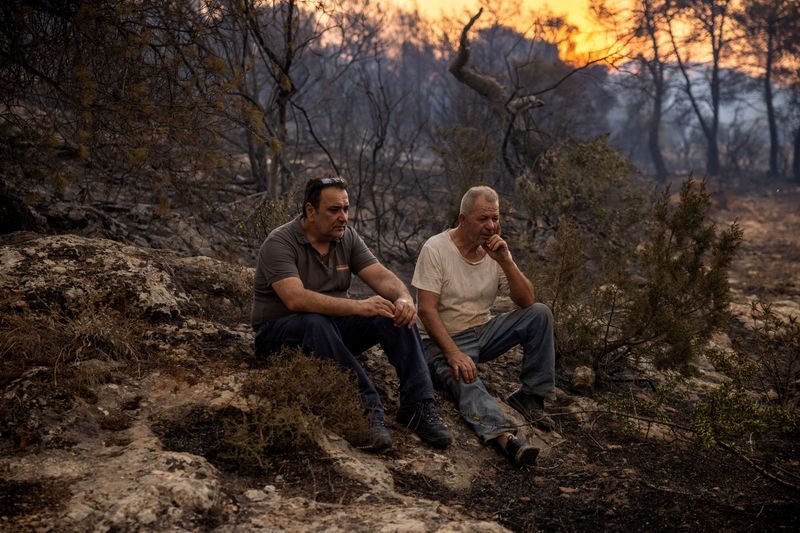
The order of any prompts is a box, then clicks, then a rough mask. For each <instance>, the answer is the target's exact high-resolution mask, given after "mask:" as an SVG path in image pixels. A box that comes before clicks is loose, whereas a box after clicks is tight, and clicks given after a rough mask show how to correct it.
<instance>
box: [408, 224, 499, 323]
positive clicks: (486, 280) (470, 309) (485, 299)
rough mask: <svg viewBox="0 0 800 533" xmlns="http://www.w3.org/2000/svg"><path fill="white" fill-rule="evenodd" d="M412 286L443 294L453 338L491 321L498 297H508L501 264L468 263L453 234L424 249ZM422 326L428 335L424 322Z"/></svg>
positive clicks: (440, 307)
mask: <svg viewBox="0 0 800 533" xmlns="http://www.w3.org/2000/svg"><path fill="white" fill-rule="evenodd" d="M411 284H412V285H413V286H414V287H416V288H417V289H423V290H426V291H430V292H434V293H436V294H438V295H439V305H438V307H437V309H438V311H439V316H440V317H441V319H442V322H444V326H445V328H446V329H447V333H449V334H451V335H452V334H454V333H458V332H459V331H464V330H465V329H468V328H472V327H475V326H480V325H482V324H485V323H486V322H488V321H489V319H490V318H491V314H490V312H489V310H490V308H491V307H492V305H493V304H494V301H495V299H496V298H497V295H498V294H504V295H505V294H508V280H507V279H506V275H505V274H504V273H503V269H502V268H500V265H499V264H498V263H497V261H495V260H494V259H492V258H491V257H489V256H488V255H485V256H484V257H483V259H481V260H480V261H476V262H474V263H473V262H471V261H467V260H466V258H464V256H463V255H461V252H459V251H458V247H457V246H456V243H454V242H453V239H452V237H450V232H449V231H444V232H442V233H439V234H438V235H434V236H433V237H431V238H430V239H428V241H427V242H426V243H425V244H424V245H423V246H422V251H420V253H419V259H417V266H416V268H415V269H414V278H413V279H412V280H411ZM418 325H419V329H420V333H421V334H422V335H423V336H426V332H425V328H424V326H423V325H422V321H419V324H418Z"/></svg>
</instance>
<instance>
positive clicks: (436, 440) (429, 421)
mask: <svg viewBox="0 0 800 533" xmlns="http://www.w3.org/2000/svg"><path fill="white" fill-rule="evenodd" d="M397 421H398V422H399V423H400V424H403V425H404V426H405V427H407V428H408V429H410V430H411V431H414V432H415V433H416V434H417V435H419V437H420V438H421V439H422V440H423V441H425V442H427V443H428V444H430V445H431V446H433V447H434V448H447V447H448V446H450V443H451V442H453V437H452V436H451V435H450V432H449V431H448V430H447V427H446V426H445V425H444V422H443V421H442V417H440V416H439V412H438V411H437V410H436V406H435V405H433V400H424V401H421V402H417V403H415V404H414V405H406V406H402V405H401V406H400V408H399V409H398V410H397Z"/></svg>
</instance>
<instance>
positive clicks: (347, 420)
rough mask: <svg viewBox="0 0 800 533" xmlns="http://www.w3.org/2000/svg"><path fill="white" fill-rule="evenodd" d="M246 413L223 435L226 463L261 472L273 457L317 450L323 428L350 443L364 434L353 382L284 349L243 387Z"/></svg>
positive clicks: (324, 363)
mask: <svg viewBox="0 0 800 533" xmlns="http://www.w3.org/2000/svg"><path fill="white" fill-rule="evenodd" d="M244 392H245V393H246V394H247V395H248V404H249V409H248V410H246V411H243V412H242V414H241V418H240V419H239V420H235V421H232V422H231V423H230V425H229V427H228V428H227V430H226V435H227V437H226V438H227V441H228V442H227V444H228V446H227V448H228V449H229V451H228V452H227V455H228V459H230V460H233V461H234V462H236V463H238V464H241V465H242V466H243V467H246V468H253V467H257V468H261V469H266V468H267V467H268V466H269V464H270V460H271V458H272V457H273V456H274V455H277V454H281V453H302V452H308V451H311V450H314V449H315V448H316V442H317V438H318V436H319V434H320V432H322V431H323V428H325V429H326V430H328V431H332V432H334V433H337V434H339V435H341V436H343V437H344V438H346V439H348V440H350V439H353V438H354V437H356V436H357V435H360V434H363V433H364V432H366V431H367V430H368V429H369V426H368V423H367V419H366V417H364V416H362V414H363V412H364V407H363V405H362V403H361V399H360V397H359V395H358V388H357V385H356V380H355V376H353V375H351V374H348V373H345V372H342V371H341V369H340V368H339V367H338V366H337V365H336V363H335V362H333V361H328V360H322V359H319V358H316V357H313V356H311V355H306V354H304V353H303V352H302V351H301V350H299V349H294V348H284V349H282V350H281V351H279V352H276V353H273V354H271V355H270V363H269V365H268V367H267V368H266V369H264V370H258V371H256V372H254V373H253V374H252V376H251V378H250V380H249V381H248V382H247V383H246V384H245V387H244Z"/></svg>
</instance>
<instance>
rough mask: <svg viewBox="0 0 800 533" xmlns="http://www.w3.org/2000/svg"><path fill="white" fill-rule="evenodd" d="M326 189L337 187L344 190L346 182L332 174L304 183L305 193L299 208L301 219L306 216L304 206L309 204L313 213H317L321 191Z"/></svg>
mask: <svg viewBox="0 0 800 533" xmlns="http://www.w3.org/2000/svg"><path fill="white" fill-rule="evenodd" d="M327 187H337V188H339V189H344V190H346V189H347V180H346V179H344V178H342V177H340V176H337V175H336V174H332V173H331V174H326V175H324V176H320V177H318V178H311V179H310V180H308V182H307V183H306V192H305V195H304V196H303V205H302V206H301V208H300V210H301V214H300V217H301V218H305V216H306V204H309V203H310V204H311V206H312V207H313V208H314V210H315V211H319V198H320V196H321V195H322V189H325V188H327Z"/></svg>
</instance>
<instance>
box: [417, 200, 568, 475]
mask: <svg viewBox="0 0 800 533" xmlns="http://www.w3.org/2000/svg"><path fill="white" fill-rule="evenodd" d="M411 283H412V285H414V287H416V288H417V305H418V307H419V318H420V320H421V325H420V332H421V333H422V336H423V344H424V346H425V350H426V355H427V358H428V364H429V365H430V368H431V374H432V376H433V378H434V381H438V382H439V383H440V384H442V385H443V386H444V387H445V388H446V389H447V390H448V391H449V392H450V393H451V394H452V396H453V399H454V400H455V402H456V404H457V406H458V408H459V410H460V411H461V414H462V416H463V417H464V419H465V420H466V422H467V423H468V424H469V425H470V426H471V427H472V428H473V429H474V430H475V432H476V433H477V434H478V436H479V437H480V438H481V439H482V440H483V442H484V443H486V442H495V443H496V444H497V445H498V446H499V447H500V448H501V449H502V450H504V451H505V453H506V454H507V455H508V457H509V459H510V460H511V461H513V462H514V463H515V464H517V465H521V466H532V465H535V464H536V458H537V456H538V453H539V450H538V449H537V448H535V447H534V446H532V445H530V444H528V443H526V442H525V441H524V440H522V439H520V438H517V437H516V429H515V428H514V424H513V423H512V422H511V421H510V420H508V418H507V417H506V416H505V415H504V414H503V412H502V410H501V409H500V406H499V405H498V404H497V402H496V400H495V399H494V398H493V397H492V396H491V395H490V394H489V392H488V391H487V390H486V387H485V386H484V384H483V382H482V381H481V379H480V378H479V377H478V364H479V363H485V362H487V361H490V360H492V359H495V358H497V357H499V356H500V355H502V354H504V353H505V352H506V351H508V350H509V349H510V348H512V347H514V346H516V345H522V348H523V358H522V372H521V373H520V381H521V386H520V387H519V389H517V390H516V391H515V392H514V393H512V394H511V395H510V396H509V397H508V398H507V399H506V401H507V402H508V404H509V405H510V406H511V407H513V408H514V409H516V410H517V411H519V412H520V413H522V415H523V416H524V417H525V418H526V419H527V420H528V421H529V422H531V423H533V424H535V425H536V426H538V427H540V428H542V429H545V430H548V431H551V430H552V429H554V424H553V421H552V420H551V419H550V418H549V417H547V416H546V415H545V414H544V399H545V398H547V397H550V396H551V395H552V394H553V389H554V386H555V369H554V365H555V345H554V341H553V317H552V314H551V312H550V309H548V308H547V306H545V305H543V304H540V303H534V298H533V285H532V284H531V282H530V281H529V280H528V278H527V277H525V275H524V274H523V273H522V272H521V271H520V269H519V267H517V265H516V263H515V262H514V260H513V258H512V257H511V253H510V252H509V249H508V243H506V241H505V240H504V239H503V238H502V237H501V236H500V205H499V199H498V196H497V193H496V192H495V191H494V190H493V189H491V188H490V187H485V186H479V187H473V188H471V189H470V190H469V191H467V193H466V194H465V195H464V197H463V198H462V200H461V209H460V213H459V215H458V227H456V228H455V229H450V230H447V231H445V232H443V233H440V234H438V235H435V236H433V237H431V238H430V239H428V241H427V242H426V243H425V245H424V246H423V247H422V251H421V252H420V256H419V259H418V260H417V266H416V269H415V270H414V278H413V280H412V282H411ZM498 294H508V295H509V296H510V297H511V300H512V301H513V302H514V303H515V304H516V305H517V306H518V307H519V309H516V310H514V311H511V312H508V313H503V314H501V315H498V316H496V317H492V316H491V313H490V308H491V307H492V305H493V304H494V301H495V298H496V297H497V296H498Z"/></svg>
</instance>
